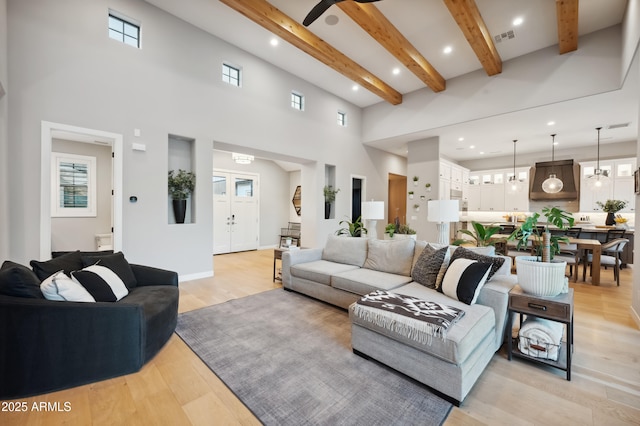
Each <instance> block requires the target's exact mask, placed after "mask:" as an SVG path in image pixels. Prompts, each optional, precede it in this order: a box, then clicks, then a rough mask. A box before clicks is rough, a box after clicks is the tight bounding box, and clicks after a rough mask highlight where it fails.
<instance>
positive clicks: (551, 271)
mask: <svg viewBox="0 0 640 426" xmlns="http://www.w3.org/2000/svg"><path fill="white" fill-rule="evenodd" d="M542 214H543V215H544V216H545V217H546V218H547V223H546V224H545V226H544V228H543V229H541V227H539V226H538V219H539V218H540V213H534V214H533V215H532V216H529V217H528V218H526V219H525V220H524V222H523V223H522V225H520V226H519V227H518V228H516V229H515V230H514V231H513V233H511V235H509V237H508V240H509V241H513V240H517V241H518V243H517V248H518V249H522V248H526V247H527V246H528V244H529V242H530V241H531V243H532V244H533V247H534V248H535V251H536V256H518V257H517V258H516V273H517V275H518V284H519V285H520V287H522V289H523V290H524V291H525V292H526V293H531V294H535V295H537V296H557V295H558V294H560V293H562V292H566V291H568V281H567V279H566V277H565V275H564V273H565V269H566V267H567V262H564V261H553V257H554V255H555V254H556V253H558V252H559V251H560V246H559V243H560V242H561V241H562V242H568V241H569V239H568V238H567V237H564V236H559V235H551V232H550V231H549V225H550V224H551V225H554V226H555V227H556V228H557V229H560V230H562V229H565V228H567V227H571V226H573V223H574V218H573V216H572V215H571V213H568V212H566V211H564V210H562V209H560V208H558V207H545V208H543V209H542Z"/></svg>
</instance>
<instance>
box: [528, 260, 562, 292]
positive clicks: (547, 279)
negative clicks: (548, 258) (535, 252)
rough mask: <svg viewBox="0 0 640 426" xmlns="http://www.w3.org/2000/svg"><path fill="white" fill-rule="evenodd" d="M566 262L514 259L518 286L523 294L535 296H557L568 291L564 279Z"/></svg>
mask: <svg viewBox="0 0 640 426" xmlns="http://www.w3.org/2000/svg"><path fill="white" fill-rule="evenodd" d="M566 268H567V262H565V261H560V260H557V261H556V260H554V261H552V262H540V261H539V260H538V257H536V256H518V257H516V273H517V275H518V285H520V287H521V288H522V290H523V291H524V292H525V293H529V294H533V295H535V296H549V297H553V296H557V295H559V294H561V293H567V292H568V291H569V280H568V279H567V277H565V275H564V274H565V270H566Z"/></svg>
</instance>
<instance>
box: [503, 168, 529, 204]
mask: <svg viewBox="0 0 640 426" xmlns="http://www.w3.org/2000/svg"><path fill="white" fill-rule="evenodd" d="M529 170H530V168H529V167H519V168H517V169H516V176H517V177H518V181H519V183H518V186H517V191H516V192H513V191H512V190H511V185H510V184H509V178H510V177H511V176H513V170H511V171H510V172H507V173H506V182H505V184H504V209H505V210H506V211H514V212H526V211H529Z"/></svg>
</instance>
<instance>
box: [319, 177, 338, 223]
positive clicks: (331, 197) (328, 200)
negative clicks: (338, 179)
mask: <svg viewBox="0 0 640 426" xmlns="http://www.w3.org/2000/svg"><path fill="white" fill-rule="evenodd" d="M322 192H323V193H324V218H325V219H329V218H330V217H331V205H332V204H333V202H334V201H335V200H336V194H337V193H338V192H340V188H338V189H333V186H332V185H325V187H324V188H323V190H322Z"/></svg>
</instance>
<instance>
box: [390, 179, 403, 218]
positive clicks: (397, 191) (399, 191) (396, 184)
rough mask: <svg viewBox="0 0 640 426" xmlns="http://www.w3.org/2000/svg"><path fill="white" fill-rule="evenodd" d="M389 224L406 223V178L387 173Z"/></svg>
mask: <svg viewBox="0 0 640 426" xmlns="http://www.w3.org/2000/svg"><path fill="white" fill-rule="evenodd" d="M387 214H388V217H389V222H396V221H398V222H399V223H407V177H406V176H402V175H396V174H393V173H389V207H388V211H387Z"/></svg>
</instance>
